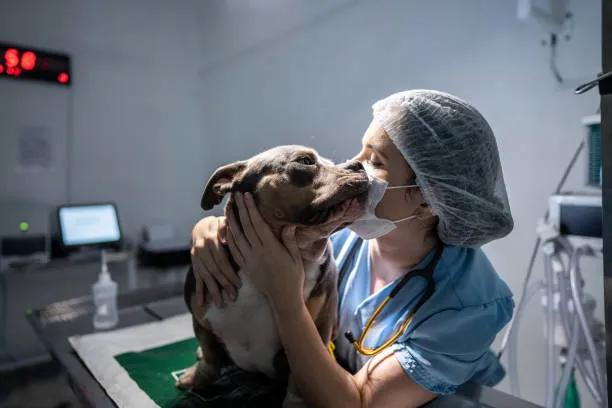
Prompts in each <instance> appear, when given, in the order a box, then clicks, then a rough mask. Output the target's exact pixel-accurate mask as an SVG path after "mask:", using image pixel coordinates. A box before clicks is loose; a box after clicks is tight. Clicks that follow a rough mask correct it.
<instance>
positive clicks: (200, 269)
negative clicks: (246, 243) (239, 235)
mask: <svg viewBox="0 0 612 408" xmlns="http://www.w3.org/2000/svg"><path fill="white" fill-rule="evenodd" d="M226 230H227V228H226V225H225V217H206V218H203V219H201V220H200V221H198V223H197V224H196V225H195V227H193V231H192V233H191V242H192V246H191V263H192V265H193V274H194V278H195V280H196V299H197V301H198V302H200V304H203V303H204V291H205V289H206V291H207V292H208V295H209V296H210V297H211V298H212V300H213V302H215V304H216V305H217V307H223V297H222V296H221V289H223V290H225V291H226V292H227V294H228V295H229V297H230V298H231V299H235V298H236V293H237V291H238V288H239V287H240V278H239V277H238V274H237V273H236V272H235V271H234V268H233V267H232V265H231V264H230V262H229V257H228V253H227V249H226V248H225V247H224V246H223V243H225V242H226V237H225V234H226ZM204 285H206V288H204Z"/></svg>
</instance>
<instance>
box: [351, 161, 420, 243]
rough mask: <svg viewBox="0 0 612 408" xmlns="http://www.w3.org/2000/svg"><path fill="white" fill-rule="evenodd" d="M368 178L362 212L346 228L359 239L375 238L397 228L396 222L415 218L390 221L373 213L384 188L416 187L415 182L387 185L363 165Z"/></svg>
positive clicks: (369, 168)
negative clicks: (403, 184) (367, 187)
mask: <svg viewBox="0 0 612 408" xmlns="http://www.w3.org/2000/svg"><path fill="white" fill-rule="evenodd" d="M364 167H365V170H366V173H367V174H368V178H369V179H370V189H369V190H368V198H367V200H366V204H365V212H364V214H363V215H362V216H361V217H359V218H358V219H357V220H355V221H354V222H353V223H352V224H351V225H350V226H349V227H348V228H349V229H350V230H351V231H353V232H354V233H355V234H357V235H359V237H361V239H366V240H368V239H375V238H378V237H381V236H383V235H385V234H388V233H389V232H391V231H393V230H394V229H395V228H397V225H396V224H397V223H399V222H402V221H407V220H412V219H414V218H417V216H416V215H412V216H410V217H406V218H401V219H399V220H395V221H391V220H387V219H385V218H378V217H377V216H376V214H375V213H374V212H375V211H376V206H377V205H378V203H379V202H380V201H381V200H382V198H383V196H384V195H385V191H386V190H395V189H398V188H418V186H417V185H416V184H411V185H407V186H393V187H389V183H387V182H386V181H384V180H381V179H379V178H378V177H376V176H375V175H374V174H373V172H372V168H371V167H370V166H368V165H364Z"/></svg>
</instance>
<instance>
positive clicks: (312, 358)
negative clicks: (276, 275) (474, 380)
mask: <svg viewBox="0 0 612 408" xmlns="http://www.w3.org/2000/svg"><path fill="white" fill-rule="evenodd" d="M276 302H278V303H276ZM276 302H275V303H273V309H274V313H275V317H276V322H277V327H278V330H279V333H280V336H281V340H282V342H283V346H284V348H285V354H286V355H287V358H288V360H289V365H290V367H291V373H292V375H293V376H294V379H295V382H296V384H297V387H298V389H299V391H300V393H301V394H302V396H303V397H304V398H305V399H306V400H307V401H308V402H310V403H312V404H313V406H317V407H381V408H382V407H389V408H393V407H398V408H399V407H402V408H410V407H419V406H421V405H423V404H425V403H426V402H428V401H431V400H432V399H433V398H434V397H435V396H436V395H435V394H432V393H431V392H429V391H427V390H426V389H424V388H422V387H421V386H419V385H418V384H417V383H415V382H414V381H413V380H412V379H411V378H410V377H409V376H408V375H406V373H405V372H404V369H403V368H402V367H401V366H400V364H399V362H398V361H397V359H396V358H395V357H394V356H393V353H392V352H391V350H389V349H387V350H385V351H383V352H382V353H380V354H379V355H377V356H375V357H373V358H372V359H371V360H370V361H369V363H368V364H366V365H365V366H364V367H363V368H362V369H361V370H360V371H359V372H357V374H355V375H354V376H353V375H351V374H350V373H348V372H346V371H345V370H344V369H343V368H342V367H341V366H339V365H338V364H337V363H336V362H335V361H334V359H332V358H331V356H330V355H329V353H328V351H327V348H326V347H325V345H324V344H323V343H322V342H321V337H320V335H319V333H318V332H317V328H316V326H315V324H314V322H313V321H312V318H311V316H310V314H309V312H308V309H306V306H305V305H304V303H303V302H301V301H300V298H299V297H294V298H293V300H292V301H291V300H290V299H285V300H283V301H278V300H277V301H276ZM341 341H342V340H341Z"/></svg>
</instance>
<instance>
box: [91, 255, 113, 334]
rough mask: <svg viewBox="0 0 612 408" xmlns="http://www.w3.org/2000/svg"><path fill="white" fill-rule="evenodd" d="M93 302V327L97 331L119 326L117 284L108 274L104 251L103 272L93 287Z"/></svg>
mask: <svg viewBox="0 0 612 408" xmlns="http://www.w3.org/2000/svg"><path fill="white" fill-rule="evenodd" d="M93 301H94V305H95V307H96V313H95V314H94V317H93V325H94V328H95V329H96V330H104V329H110V328H113V327H115V326H116V325H117V323H118V321H119V316H118V314H117V283H116V282H114V281H113V280H112V279H111V276H110V273H109V272H108V263H107V261H106V254H105V252H104V251H102V271H101V272H100V275H99V276H98V281H97V282H96V283H94V285H93Z"/></svg>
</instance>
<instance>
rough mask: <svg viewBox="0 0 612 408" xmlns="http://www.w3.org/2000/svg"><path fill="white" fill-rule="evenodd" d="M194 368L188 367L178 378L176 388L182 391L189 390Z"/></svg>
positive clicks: (194, 366)
mask: <svg viewBox="0 0 612 408" xmlns="http://www.w3.org/2000/svg"><path fill="white" fill-rule="evenodd" d="M196 368H197V367H196V365H193V366H191V367H189V369H188V370H187V371H185V372H184V373H183V375H181V376H180V377H179V379H178V381H177V382H176V386H177V387H178V388H180V389H182V390H191V389H192V388H193V384H194V380H195V374H196Z"/></svg>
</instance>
